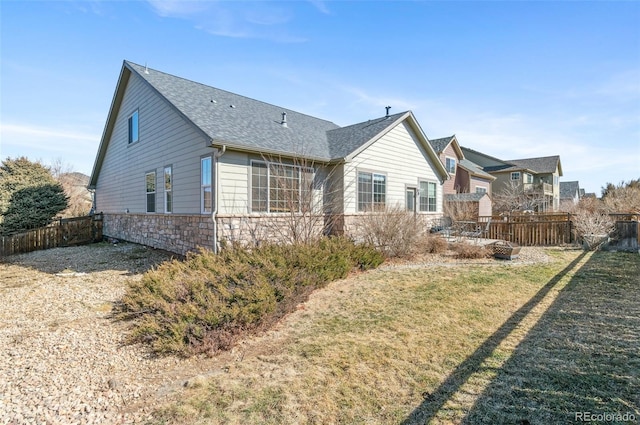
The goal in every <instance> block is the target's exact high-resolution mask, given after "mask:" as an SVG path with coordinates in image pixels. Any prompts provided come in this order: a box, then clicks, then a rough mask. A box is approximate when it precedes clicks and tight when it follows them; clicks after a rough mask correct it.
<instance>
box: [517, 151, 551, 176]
mask: <svg viewBox="0 0 640 425" xmlns="http://www.w3.org/2000/svg"><path fill="white" fill-rule="evenodd" d="M505 162H507V163H509V164H513V165H514V166H516V167H521V168H523V169H526V170H531V171H533V172H534V173H536V174H547V173H548V174H550V173H555V172H556V169H557V170H558V173H559V175H562V166H561V165H560V156H559V155H553V156H543V157H538V158H525V159H509V160H507V161H505Z"/></svg>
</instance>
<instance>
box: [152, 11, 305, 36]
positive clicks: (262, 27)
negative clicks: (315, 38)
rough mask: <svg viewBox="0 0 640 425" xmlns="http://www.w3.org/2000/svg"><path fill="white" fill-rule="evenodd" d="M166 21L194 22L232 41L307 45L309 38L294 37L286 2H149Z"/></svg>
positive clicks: (202, 28)
mask: <svg viewBox="0 0 640 425" xmlns="http://www.w3.org/2000/svg"><path fill="white" fill-rule="evenodd" d="M147 2H148V3H149V4H150V5H151V7H152V9H153V10H154V11H155V13H157V14H158V15H159V16H162V17H164V18H178V19H185V20H188V21H191V22H193V25H194V27H195V28H197V29H199V30H202V31H205V32H207V33H209V34H212V35H216V36H220V37H230V38H254V39H265V40H271V41H274V42H278V43H303V42H305V41H307V39H306V38H305V37H301V36H298V35H293V34H290V33H289V32H288V30H287V28H286V24H287V23H289V22H290V21H291V20H292V19H293V17H294V16H293V13H292V11H291V9H290V8H289V7H286V3H285V4H283V3H272V2H251V3H249V2H220V1H211V0H197V1H180V0H147Z"/></svg>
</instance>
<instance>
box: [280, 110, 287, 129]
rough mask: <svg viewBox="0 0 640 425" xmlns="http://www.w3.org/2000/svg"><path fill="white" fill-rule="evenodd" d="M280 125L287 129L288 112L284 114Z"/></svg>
mask: <svg viewBox="0 0 640 425" xmlns="http://www.w3.org/2000/svg"><path fill="white" fill-rule="evenodd" d="M280 124H282V126H283V127H287V113H286V112H283V113H282V121H280Z"/></svg>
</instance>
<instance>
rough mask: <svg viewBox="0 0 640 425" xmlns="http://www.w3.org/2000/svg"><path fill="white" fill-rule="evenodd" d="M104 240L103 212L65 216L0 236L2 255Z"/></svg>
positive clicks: (0, 251) (0, 254)
mask: <svg viewBox="0 0 640 425" xmlns="http://www.w3.org/2000/svg"><path fill="white" fill-rule="evenodd" d="M100 240H102V214H95V215H92V216H84V217H74V218H63V219H59V220H56V221H54V222H53V223H51V224H50V225H48V226H45V227H40V228H37V229H32V230H28V231H25V232H21V233H17V234H15V235H10V236H0V257H1V256H8V255H13V254H21V253H25V252H31V251H38V250H42V249H50V248H56V247H62V246H71V245H81V244H85V243H91V242H97V241H100Z"/></svg>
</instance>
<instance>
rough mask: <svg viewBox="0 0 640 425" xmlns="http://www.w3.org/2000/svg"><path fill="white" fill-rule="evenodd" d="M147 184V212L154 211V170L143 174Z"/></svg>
mask: <svg viewBox="0 0 640 425" xmlns="http://www.w3.org/2000/svg"><path fill="white" fill-rule="evenodd" d="M145 181H146V184H147V212H148V213H152V212H156V172H155V171H152V172H150V173H147V174H145Z"/></svg>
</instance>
